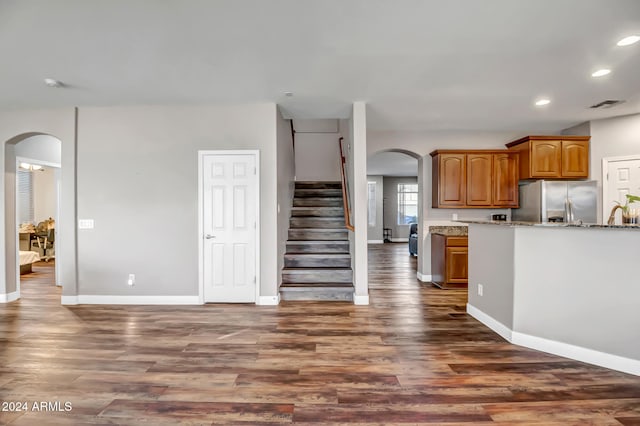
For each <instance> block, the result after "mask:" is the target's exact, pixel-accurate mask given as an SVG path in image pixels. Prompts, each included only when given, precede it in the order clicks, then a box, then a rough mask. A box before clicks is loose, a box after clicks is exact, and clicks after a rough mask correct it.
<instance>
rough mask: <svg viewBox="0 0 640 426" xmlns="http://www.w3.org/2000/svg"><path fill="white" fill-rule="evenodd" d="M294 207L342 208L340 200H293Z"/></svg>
mask: <svg viewBox="0 0 640 426" xmlns="http://www.w3.org/2000/svg"><path fill="white" fill-rule="evenodd" d="M293 206H294V207H306V206H312V207H342V198H338V199H335V198H311V197H310V198H295V199H294V200H293Z"/></svg>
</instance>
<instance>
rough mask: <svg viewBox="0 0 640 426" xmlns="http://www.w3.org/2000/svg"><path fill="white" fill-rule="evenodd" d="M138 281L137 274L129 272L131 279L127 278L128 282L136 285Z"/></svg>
mask: <svg viewBox="0 0 640 426" xmlns="http://www.w3.org/2000/svg"><path fill="white" fill-rule="evenodd" d="M135 283H136V274H129V279H128V280H127V284H129V285H134V284H135Z"/></svg>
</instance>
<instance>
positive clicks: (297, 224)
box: [289, 217, 344, 228]
mask: <svg viewBox="0 0 640 426" xmlns="http://www.w3.org/2000/svg"><path fill="white" fill-rule="evenodd" d="M289 226H290V227H291V228H344V218H343V217H331V218H319V217H292V218H291V219H290V221H289Z"/></svg>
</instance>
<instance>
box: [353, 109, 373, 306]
mask: <svg viewBox="0 0 640 426" xmlns="http://www.w3.org/2000/svg"><path fill="white" fill-rule="evenodd" d="M366 107H367V105H366V104H365V103H364V102H354V104H353V117H352V120H353V150H352V155H353V194H354V197H353V207H352V210H353V226H354V228H355V241H354V243H355V262H354V265H355V269H354V271H353V274H354V280H353V281H354V282H353V284H354V287H355V294H354V298H353V301H354V303H355V304H356V305H368V304H369V276H368V268H369V263H368V260H367V110H366Z"/></svg>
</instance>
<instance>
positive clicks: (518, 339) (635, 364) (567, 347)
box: [511, 331, 640, 376]
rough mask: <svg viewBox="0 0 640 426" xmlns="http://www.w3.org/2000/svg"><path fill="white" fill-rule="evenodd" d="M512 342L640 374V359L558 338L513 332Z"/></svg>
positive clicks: (624, 371)
mask: <svg viewBox="0 0 640 426" xmlns="http://www.w3.org/2000/svg"><path fill="white" fill-rule="evenodd" d="M511 343H514V344H516V345H520V346H524V347H527V348H531V349H535V350H538V351H542V352H547V353H550V354H553V355H558V356H563V357H565V358H571V359H575V360H576V361H582V362H586V363H588V364H593V365H598V366H600V367H605V368H610V369H612V370H617V371H622V372H623V373H628V374H633V375H636V376H640V360H637V359H631V358H626V357H622V356H618V355H613V354H608V353H606V352H600V351H596V350H593V349H588V348H583V347H582V346H575V345H572V344H569V343H563V342H558V341H556V340H549V339H544V338H542V337H536V336H531V335H529V334H525V333H519V332H517V331H514V332H513V340H512V342H511Z"/></svg>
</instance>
